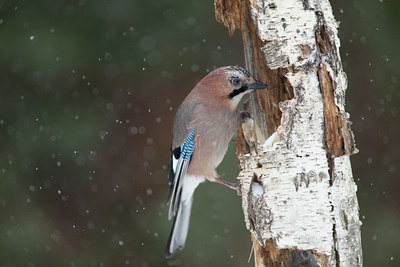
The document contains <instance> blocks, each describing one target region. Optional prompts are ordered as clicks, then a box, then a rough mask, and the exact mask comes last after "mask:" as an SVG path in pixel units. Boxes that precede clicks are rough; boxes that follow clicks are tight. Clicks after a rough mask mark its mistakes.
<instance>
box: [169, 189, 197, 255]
mask: <svg viewBox="0 0 400 267" xmlns="http://www.w3.org/2000/svg"><path fill="white" fill-rule="evenodd" d="M181 197H182V196H181ZM192 203H193V194H192V195H191V196H190V197H189V198H187V199H184V198H181V200H180V203H179V207H178V211H177V213H176V216H175V219H174V224H173V226H172V230H171V233H170V235H169V239H168V243H167V248H166V251H165V257H166V258H167V259H169V258H171V257H172V256H174V254H175V253H177V252H179V251H181V250H182V249H183V247H184V245H185V241H186V236H187V233H188V229H189V220H190V211H191V209H192Z"/></svg>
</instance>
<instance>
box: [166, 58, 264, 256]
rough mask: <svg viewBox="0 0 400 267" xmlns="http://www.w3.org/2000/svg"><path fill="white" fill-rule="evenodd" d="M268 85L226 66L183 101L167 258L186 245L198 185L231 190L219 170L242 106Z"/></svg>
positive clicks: (178, 119)
mask: <svg viewBox="0 0 400 267" xmlns="http://www.w3.org/2000/svg"><path fill="white" fill-rule="evenodd" d="M266 87H267V85H265V84H264V83H261V82H258V81H256V80H255V79H254V78H253V77H252V76H251V75H250V73H249V72H248V71H246V70H245V69H243V68H240V67H236V66H229V67H221V68H218V69H216V70H214V71H212V72H210V73H209V74H208V75H207V76H205V77H204V78H203V79H202V80H201V81H200V82H198V83H197V84H196V86H195V87H194V88H193V90H192V91H191V92H190V93H189V95H188V96H187V97H186V98H185V100H184V101H183V102H182V104H181V106H180V107H179V109H178V111H177V113H176V115H175V120H174V127H173V138H172V156H171V164H170V171H169V179H170V184H171V188H170V193H169V196H168V201H169V213H168V218H169V219H171V218H172V217H173V216H175V219H174V224H173V226H172V230H171V234H170V236H169V240H168V244H167V248H166V257H167V258H170V257H172V256H173V255H174V254H175V253H177V252H179V251H181V250H182V249H183V246H184V245H185V241H186V236H187V232H188V228H189V219H190V210H191V207H192V202H193V193H194V191H195V189H196V187H197V186H198V185H199V184H200V183H202V182H204V181H205V180H206V179H207V180H209V181H212V182H218V183H221V184H224V185H226V186H229V187H231V188H238V186H236V187H235V185H233V184H230V183H228V182H225V181H223V180H220V179H218V175H217V173H216V171H215V168H216V167H217V166H218V165H219V164H220V163H221V161H222V159H223V157H224V155H225V153H226V150H227V149H228V144H229V141H230V140H231V138H232V137H233V135H234V134H235V133H236V132H237V131H238V129H239V126H240V112H239V110H238V104H239V102H240V100H241V98H242V97H243V95H245V94H246V93H248V92H251V91H253V90H254V89H263V88H266Z"/></svg>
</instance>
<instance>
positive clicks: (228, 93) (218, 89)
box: [202, 66, 267, 109]
mask: <svg viewBox="0 0 400 267" xmlns="http://www.w3.org/2000/svg"><path fill="white" fill-rule="evenodd" d="M202 83H203V85H205V86H204V87H207V88H208V89H209V90H210V91H211V93H212V94H213V95H214V96H215V97H216V99H218V100H219V101H221V102H222V104H224V105H226V106H227V107H229V108H231V109H236V108H237V106H238V104H239V102H240V100H241V99H242V97H243V96H244V95H245V94H247V93H249V92H252V91H253V90H256V89H264V88H267V85H266V84H264V83H262V82H259V81H256V80H255V79H254V78H253V77H252V76H251V75H250V73H249V72H248V71H247V70H245V69H243V68H241V67H237V66H228V67H221V68H218V69H215V70H213V71H212V72H210V73H209V74H208V75H207V76H206V77H205V78H204V81H202Z"/></svg>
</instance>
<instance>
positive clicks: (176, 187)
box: [168, 129, 196, 219]
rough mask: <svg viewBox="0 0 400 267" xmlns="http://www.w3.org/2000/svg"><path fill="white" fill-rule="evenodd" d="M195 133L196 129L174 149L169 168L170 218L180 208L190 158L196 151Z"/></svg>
mask: <svg viewBox="0 0 400 267" xmlns="http://www.w3.org/2000/svg"><path fill="white" fill-rule="evenodd" d="M195 135H196V129H193V130H192V131H191V132H190V134H189V135H188V137H187V138H186V141H185V142H184V143H183V144H182V145H181V146H180V147H177V148H175V149H174V150H173V151H172V156H171V164H170V170H169V179H170V183H171V188H170V191H169V196H168V202H169V212H168V219H171V218H172V217H173V216H175V215H176V213H177V211H178V208H179V204H180V200H181V194H182V185H183V179H184V177H185V175H186V172H187V169H188V167H189V163H190V160H191V158H192V155H193V152H194V144H195V142H194V139H195Z"/></svg>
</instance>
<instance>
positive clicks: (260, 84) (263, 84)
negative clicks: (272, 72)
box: [247, 82, 268, 89]
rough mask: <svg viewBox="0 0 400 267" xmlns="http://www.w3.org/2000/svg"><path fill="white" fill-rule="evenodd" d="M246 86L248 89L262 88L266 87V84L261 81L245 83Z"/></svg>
mask: <svg viewBox="0 0 400 267" xmlns="http://www.w3.org/2000/svg"><path fill="white" fill-rule="evenodd" d="M247 88H248V89H264V88H268V86H267V85H266V84H265V83H262V82H255V83H252V84H249V85H247Z"/></svg>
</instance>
